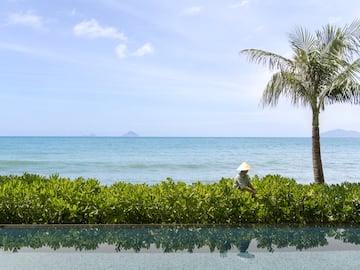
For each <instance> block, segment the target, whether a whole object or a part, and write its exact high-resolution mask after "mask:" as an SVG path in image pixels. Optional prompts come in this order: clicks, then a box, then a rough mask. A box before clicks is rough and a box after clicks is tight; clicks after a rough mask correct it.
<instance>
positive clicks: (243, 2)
mask: <svg viewBox="0 0 360 270" xmlns="http://www.w3.org/2000/svg"><path fill="white" fill-rule="evenodd" d="M248 4H249V1H247V0H244V1H241V2H238V3H234V4H232V5H230V6H229V7H230V8H241V7H244V6H247V5H248Z"/></svg>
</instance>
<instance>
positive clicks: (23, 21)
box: [7, 11, 45, 29]
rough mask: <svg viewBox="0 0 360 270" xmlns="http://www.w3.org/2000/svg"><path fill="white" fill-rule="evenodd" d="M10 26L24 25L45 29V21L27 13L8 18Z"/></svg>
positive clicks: (12, 15)
mask: <svg viewBox="0 0 360 270" xmlns="http://www.w3.org/2000/svg"><path fill="white" fill-rule="evenodd" d="M7 22H8V24H11V25H23V26H27V27H32V28H36V29H45V27H44V24H43V19H42V18H41V17H40V16H37V15H35V14H33V13H32V12H31V11H28V12H26V13H23V12H19V13H12V14H10V15H9V16H8V21H7Z"/></svg>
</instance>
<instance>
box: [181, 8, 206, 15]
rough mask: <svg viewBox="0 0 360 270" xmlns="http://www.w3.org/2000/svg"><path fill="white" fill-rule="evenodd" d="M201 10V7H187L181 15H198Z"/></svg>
mask: <svg viewBox="0 0 360 270" xmlns="http://www.w3.org/2000/svg"><path fill="white" fill-rule="evenodd" d="M202 9H203V7H201V6H194V7H189V8H186V9H184V10H183V14H184V15H190V16H192V15H196V14H199V13H200V12H201V10H202Z"/></svg>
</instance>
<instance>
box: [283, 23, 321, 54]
mask: <svg viewBox="0 0 360 270" xmlns="http://www.w3.org/2000/svg"><path fill="white" fill-rule="evenodd" d="M289 42H290V45H291V47H292V48H293V50H294V51H295V52H296V51H298V50H300V51H304V52H310V51H312V50H314V49H315V48H316V39H315V37H314V36H313V35H312V34H311V33H310V32H309V31H308V30H306V29H304V28H302V27H296V28H295V30H294V32H292V33H290V34H289Z"/></svg>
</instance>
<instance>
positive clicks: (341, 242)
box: [0, 226, 360, 270]
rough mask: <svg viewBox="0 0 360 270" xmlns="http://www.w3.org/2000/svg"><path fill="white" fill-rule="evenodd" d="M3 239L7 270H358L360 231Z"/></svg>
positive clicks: (111, 229) (11, 231) (95, 233)
mask: <svg viewBox="0 0 360 270" xmlns="http://www.w3.org/2000/svg"><path fill="white" fill-rule="evenodd" d="M0 239H1V241H0V248H1V251H0V260H1V265H0V269H7V270H12V269H27V270H29V269H37V270H38V269H87V270H88V269H147V270H148V269H189V268H191V269H231V268H236V269H272V270H273V269H307V270H309V269H319V267H320V268H323V267H326V268H327V270H329V269H354V270H355V269H360V262H359V260H358V258H359V255H360V252H359V251H360V245H359V244H360V228H358V227H343V228H335V227H317V228H310V227H280V228H279V227H240V228H239V227H236V228H235V227H191V226H182V227H179V226H174V227H171V226H164V227H156V226H149V227H143V228H141V227H136V226H135V227H125V226H97V227H96V226H86V227H80V226H75V227H70V226H68V227H64V226H59V227H56V226H49V227H31V228H30V227H27V226H23V227H16V226H5V227H3V228H2V229H0ZM241 265H244V266H241ZM245 265H246V266H245Z"/></svg>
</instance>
